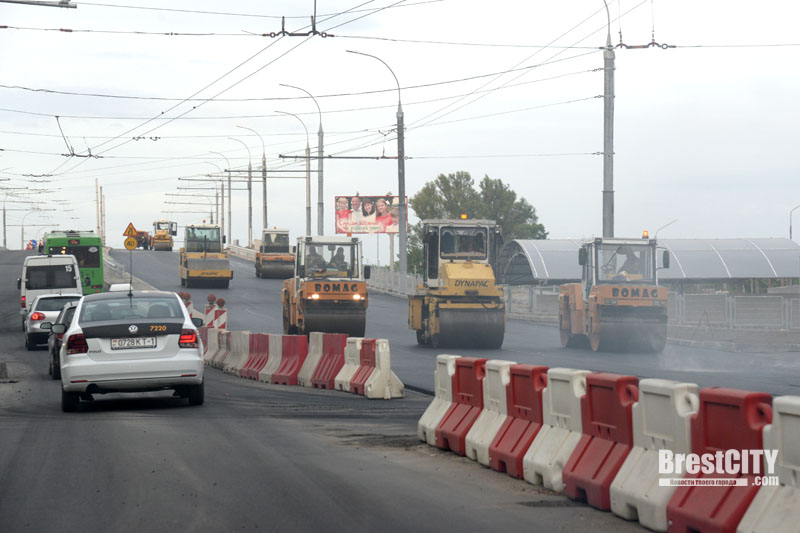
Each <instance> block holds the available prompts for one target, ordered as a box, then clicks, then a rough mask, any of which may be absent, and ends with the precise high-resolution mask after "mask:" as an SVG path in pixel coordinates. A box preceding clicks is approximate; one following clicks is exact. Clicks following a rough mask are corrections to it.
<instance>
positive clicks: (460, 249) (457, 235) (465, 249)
mask: <svg viewBox="0 0 800 533" xmlns="http://www.w3.org/2000/svg"><path fill="white" fill-rule="evenodd" d="M440 235H441V237H440V239H441V246H440V250H441V256H442V259H453V258H459V259H486V228H456V227H444V228H442V230H441V232H440Z"/></svg>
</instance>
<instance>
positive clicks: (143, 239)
mask: <svg viewBox="0 0 800 533" xmlns="http://www.w3.org/2000/svg"><path fill="white" fill-rule="evenodd" d="M134 238H135V239H136V247H137V248H141V249H142V250H147V249H149V248H150V233H149V232H147V231H137V232H136V237H134Z"/></svg>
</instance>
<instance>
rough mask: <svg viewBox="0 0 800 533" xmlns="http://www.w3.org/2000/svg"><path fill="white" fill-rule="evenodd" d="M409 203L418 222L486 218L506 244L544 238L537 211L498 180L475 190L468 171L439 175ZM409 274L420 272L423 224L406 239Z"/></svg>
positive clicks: (545, 235) (415, 226)
mask: <svg viewBox="0 0 800 533" xmlns="http://www.w3.org/2000/svg"><path fill="white" fill-rule="evenodd" d="M409 204H410V205H411V208H412V209H413V210H414V212H415V213H416V214H417V216H418V217H419V218H420V220H426V219H432V218H460V216H461V214H462V213H466V215H467V216H468V217H469V218H485V219H490V220H495V221H497V223H498V224H500V227H502V228H503V238H504V240H505V241H506V242H508V241H511V240H513V239H546V238H547V231H545V229H544V225H543V224H541V223H539V218H538V217H537V216H536V208H535V207H533V206H532V205H531V204H530V203H528V201H527V200H526V199H525V198H519V200H518V199H517V193H516V192H514V191H513V190H511V188H510V187H509V186H508V185H506V184H505V183H503V180H501V179H492V178H490V177H489V176H485V177H484V178H483V179H482V180H481V182H480V183H479V184H478V189H477V190H476V189H475V182H474V180H473V179H472V176H470V174H469V172H464V171H458V172H456V173H455V174H448V175H444V174H439V176H437V177H436V179H434V180H433V181H429V182H428V183H426V184H425V185H424V186H423V187H422V189H420V191H419V192H418V193H417V194H415V195H414V196H413V197H412V198H411V200H410V202H409ZM408 268H409V271H412V272H413V271H414V270H415V269H416V271H417V272H420V271H421V270H422V224H421V223H417V224H415V225H414V226H412V227H411V231H410V232H409V239H408Z"/></svg>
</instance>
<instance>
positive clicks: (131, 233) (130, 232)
mask: <svg viewBox="0 0 800 533" xmlns="http://www.w3.org/2000/svg"><path fill="white" fill-rule="evenodd" d="M136 235H137V233H136V228H134V227H133V222H128V227H127V228H125V233H123V234H122V236H123V237H136Z"/></svg>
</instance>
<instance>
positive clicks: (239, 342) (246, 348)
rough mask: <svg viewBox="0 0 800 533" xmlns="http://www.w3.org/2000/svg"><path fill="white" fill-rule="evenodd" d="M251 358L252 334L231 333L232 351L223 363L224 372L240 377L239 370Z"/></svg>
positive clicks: (244, 332)
mask: <svg viewBox="0 0 800 533" xmlns="http://www.w3.org/2000/svg"><path fill="white" fill-rule="evenodd" d="M249 357H250V332H249V331H231V351H230V354H228V357H227V359H225V362H224V363H223V367H222V371H223V372H225V373H226V374H233V375H234V376H238V375H239V370H240V369H241V368H242V367H243V366H244V365H245V363H247V359H248V358H249Z"/></svg>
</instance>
